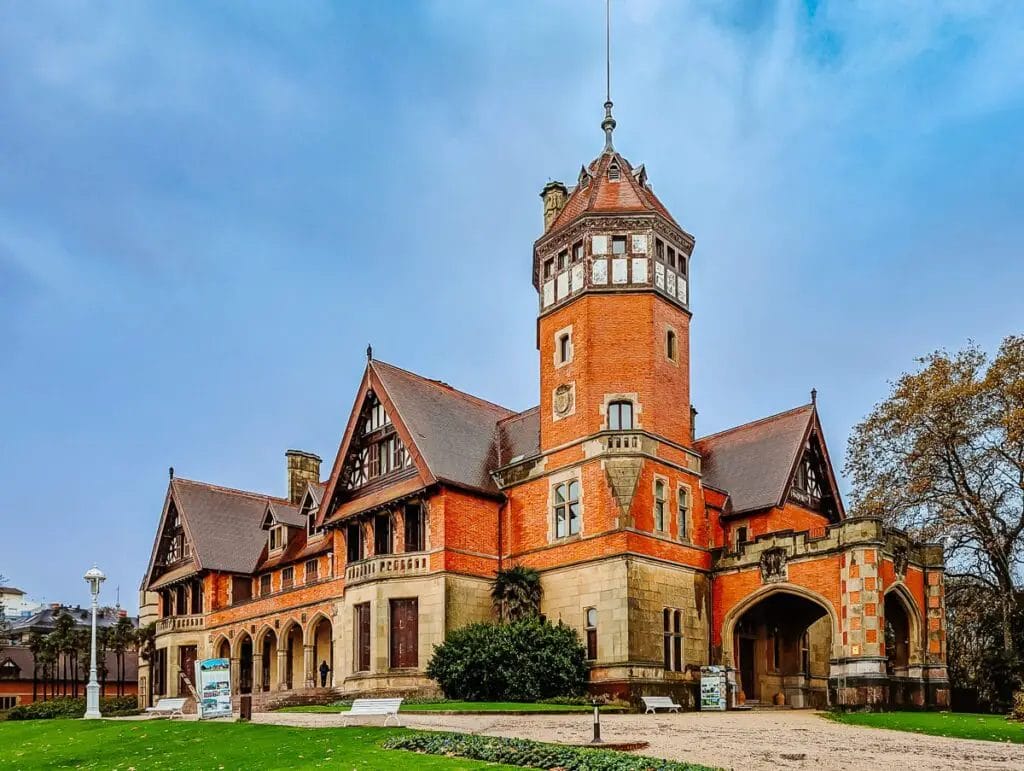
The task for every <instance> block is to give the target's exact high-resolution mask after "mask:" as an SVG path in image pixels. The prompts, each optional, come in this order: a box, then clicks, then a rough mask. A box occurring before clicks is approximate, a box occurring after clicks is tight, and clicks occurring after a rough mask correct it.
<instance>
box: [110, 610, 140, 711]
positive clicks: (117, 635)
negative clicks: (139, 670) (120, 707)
mask: <svg viewBox="0 0 1024 771" xmlns="http://www.w3.org/2000/svg"><path fill="white" fill-rule="evenodd" d="M109 641H110V649H111V650H112V651H113V652H114V661H115V664H114V666H115V667H116V677H117V695H118V696H124V658H125V653H126V652H127V651H128V649H129V648H130V647H131V646H132V645H133V644H134V642H135V628H134V627H133V626H132V622H131V621H129V620H128V619H127V618H125V617H121V618H119V619H118V620H117V623H116V624H115V625H114V627H113V629H111V631H110V638H109Z"/></svg>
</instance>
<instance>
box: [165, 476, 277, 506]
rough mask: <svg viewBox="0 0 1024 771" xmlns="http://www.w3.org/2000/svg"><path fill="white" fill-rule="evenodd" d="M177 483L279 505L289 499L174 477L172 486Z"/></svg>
mask: <svg viewBox="0 0 1024 771" xmlns="http://www.w3.org/2000/svg"><path fill="white" fill-rule="evenodd" d="M175 482H188V483H189V484H190V485H199V486H200V487H208V488H210V489H212V490H217V491H218V492H222V493H229V494H231V495H243V496H245V497H246V498H262V499H264V500H268V501H276V502H278V503H287V502H288V499H287V498H281V497H278V496H276V495H270V494H269V493H257V492H253V491H252V490H240V489H238V488H237V487H225V486H224V485H215V484H214V483H213V482H203V481H201V480H198V479H188V478H186V477H177V476H176V477H174V479H172V480H171V484H174V483H175Z"/></svg>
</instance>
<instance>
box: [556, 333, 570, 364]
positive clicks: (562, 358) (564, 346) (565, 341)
mask: <svg viewBox="0 0 1024 771" xmlns="http://www.w3.org/2000/svg"><path fill="white" fill-rule="evenodd" d="M570 359H572V339H571V338H570V337H569V333H568V332H563V333H562V334H560V335H559V336H558V363H559V364H565V363H566V362H568V361H569V360H570Z"/></svg>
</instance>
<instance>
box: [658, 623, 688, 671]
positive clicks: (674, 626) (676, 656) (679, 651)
mask: <svg viewBox="0 0 1024 771" xmlns="http://www.w3.org/2000/svg"><path fill="white" fill-rule="evenodd" d="M662 628H663V630H664V633H663V634H664V653H665V670H666V671H668V672H682V671H683V612H682V611H681V610H676V609H675V608H665V610H663V611H662Z"/></svg>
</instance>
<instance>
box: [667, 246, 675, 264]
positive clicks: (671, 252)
mask: <svg viewBox="0 0 1024 771" xmlns="http://www.w3.org/2000/svg"><path fill="white" fill-rule="evenodd" d="M667 262H668V266H669V267H670V268H675V266H676V250H675V249H673V248H672V247H671V246H670V247H669V248H668V260H667Z"/></svg>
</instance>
